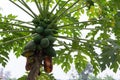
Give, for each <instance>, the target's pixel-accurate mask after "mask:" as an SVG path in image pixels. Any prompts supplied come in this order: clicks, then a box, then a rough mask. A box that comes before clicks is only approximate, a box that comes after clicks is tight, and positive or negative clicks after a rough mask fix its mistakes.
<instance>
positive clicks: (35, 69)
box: [27, 51, 43, 80]
mask: <svg viewBox="0 0 120 80" xmlns="http://www.w3.org/2000/svg"><path fill="white" fill-rule="evenodd" d="M34 57H35V63H34V64H33V65H32V69H31V70H30V72H29V74H28V78H27V80H35V79H36V77H37V76H38V74H39V73H40V66H41V65H42V60H43V59H42V57H43V56H42V51H39V52H37V51H36V53H35V55H34Z"/></svg>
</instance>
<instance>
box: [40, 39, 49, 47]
mask: <svg viewBox="0 0 120 80" xmlns="http://www.w3.org/2000/svg"><path fill="white" fill-rule="evenodd" d="M40 45H41V47H42V48H47V47H48V46H49V40H48V38H43V39H42V40H41V42H40Z"/></svg>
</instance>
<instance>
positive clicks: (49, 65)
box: [44, 56, 53, 73]
mask: <svg viewBox="0 0 120 80" xmlns="http://www.w3.org/2000/svg"><path fill="white" fill-rule="evenodd" d="M44 70H45V72H47V73H50V72H52V70H53V64H52V57H49V56H45V58H44Z"/></svg>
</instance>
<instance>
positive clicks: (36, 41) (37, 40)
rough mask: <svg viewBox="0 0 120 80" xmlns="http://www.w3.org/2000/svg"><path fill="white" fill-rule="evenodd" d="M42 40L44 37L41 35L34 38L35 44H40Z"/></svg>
mask: <svg viewBox="0 0 120 80" xmlns="http://www.w3.org/2000/svg"><path fill="white" fill-rule="evenodd" d="M42 38H43V37H42V36H41V35H39V34H36V35H35V36H34V38H33V40H34V42H35V43H36V44H39V43H40V41H41V39H42Z"/></svg>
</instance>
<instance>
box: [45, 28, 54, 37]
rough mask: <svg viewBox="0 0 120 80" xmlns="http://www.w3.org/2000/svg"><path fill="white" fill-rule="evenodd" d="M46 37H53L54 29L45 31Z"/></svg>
mask: <svg viewBox="0 0 120 80" xmlns="http://www.w3.org/2000/svg"><path fill="white" fill-rule="evenodd" d="M44 35H46V36H48V35H53V32H52V29H45V30H44Z"/></svg>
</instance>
